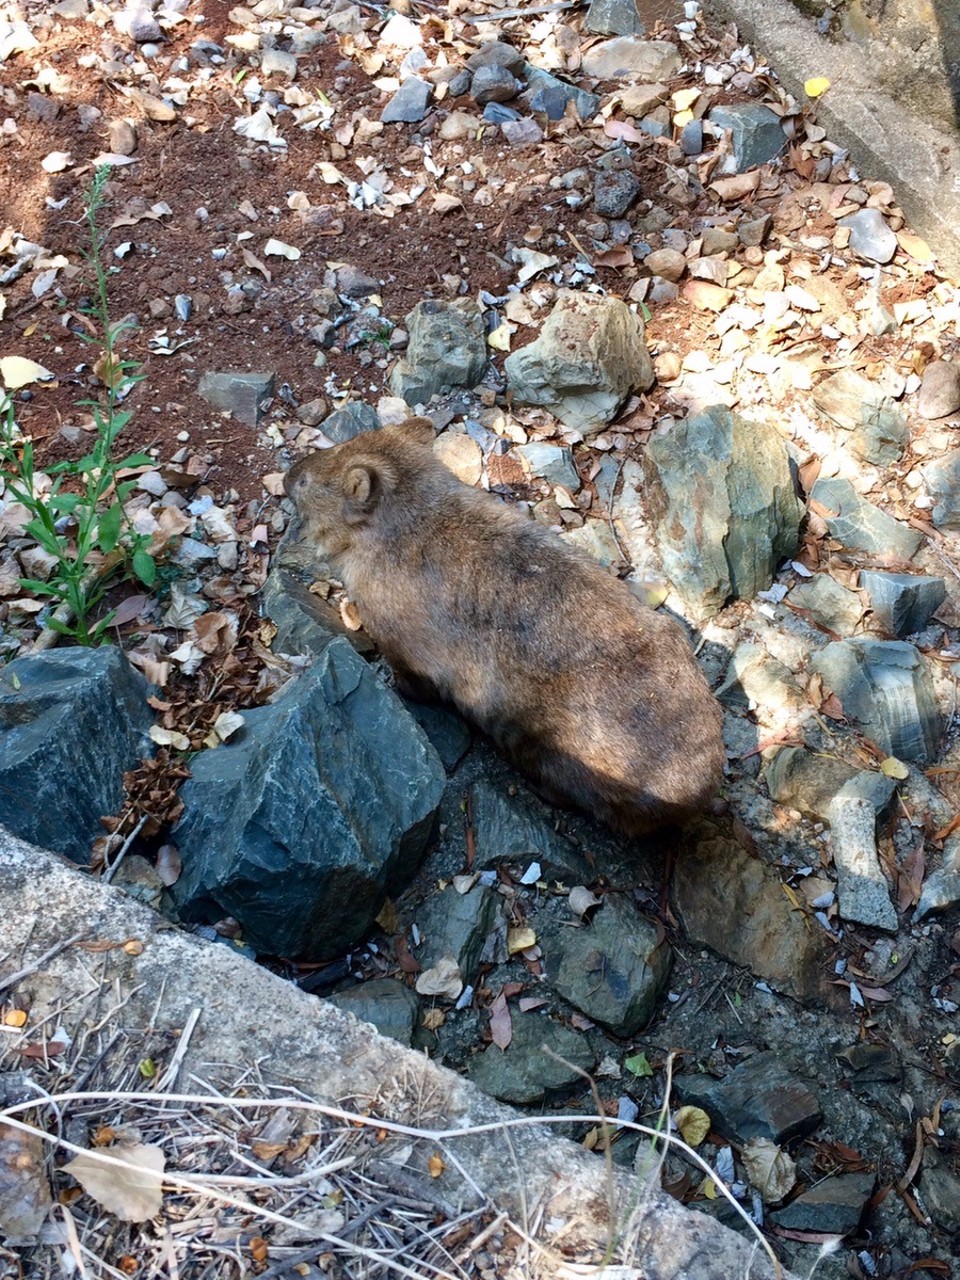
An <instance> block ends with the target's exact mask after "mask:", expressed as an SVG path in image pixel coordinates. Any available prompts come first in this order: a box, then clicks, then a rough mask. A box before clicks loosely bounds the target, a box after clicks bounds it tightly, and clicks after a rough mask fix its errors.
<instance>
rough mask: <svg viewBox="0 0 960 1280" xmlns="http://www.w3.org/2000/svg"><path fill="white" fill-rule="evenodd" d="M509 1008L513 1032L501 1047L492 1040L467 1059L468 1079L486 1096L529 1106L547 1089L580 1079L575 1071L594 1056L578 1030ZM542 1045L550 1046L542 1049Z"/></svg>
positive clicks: (590, 1065)
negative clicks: (487, 1045) (482, 1049)
mask: <svg viewBox="0 0 960 1280" xmlns="http://www.w3.org/2000/svg"><path fill="white" fill-rule="evenodd" d="M511 1012H512V1013H513V1036H512V1038H511V1040H510V1043H509V1045H508V1046H507V1048H506V1049H505V1050H502V1049H499V1048H498V1047H497V1046H496V1045H495V1044H492V1045H490V1047H489V1048H488V1049H487V1050H485V1052H483V1053H481V1054H478V1055H477V1056H476V1057H475V1058H472V1059H471V1061H470V1065H469V1067H468V1069H467V1074H468V1075H469V1077H470V1079H471V1080H472V1081H473V1083H474V1084H475V1085H477V1086H478V1088H480V1089H482V1090H483V1091H484V1093H488V1094H490V1095H491V1097H494V1098H499V1099H500V1100H501V1101H502V1102H512V1103H513V1104H514V1105H515V1106H530V1105H532V1104H533V1103H535V1102H539V1101H540V1100H541V1099H542V1098H543V1097H544V1095H545V1094H546V1093H547V1092H548V1091H553V1090H556V1089H568V1088H570V1087H571V1086H573V1085H579V1084H582V1083H583V1076H582V1075H581V1074H580V1071H592V1070H593V1068H594V1067H595V1066H596V1062H597V1056H596V1054H595V1053H594V1052H593V1050H592V1049H591V1048H590V1044H589V1041H588V1040H587V1038H586V1036H585V1035H584V1034H583V1032H582V1031H574V1030H572V1029H571V1028H570V1027H565V1026H564V1025H563V1023H561V1022H554V1021H553V1019H551V1018H548V1017H546V1016H545V1015H544V1014H542V1013H538V1012H536V1011H533V1010H531V1011H530V1012H529V1013H517V1012H514V1011H512V1010H511ZM544 1046H546V1048H547V1049H549V1050H551V1051H552V1052H550V1053H547V1052H545V1051H544ZM553 1055H556V1056H553ZM558 1059H559V1061H558ZM568 1064H569V1065H568ZM578 1067H579V1068H580V1070H579V1071H578V1070H577V1068H578Z"/></svg>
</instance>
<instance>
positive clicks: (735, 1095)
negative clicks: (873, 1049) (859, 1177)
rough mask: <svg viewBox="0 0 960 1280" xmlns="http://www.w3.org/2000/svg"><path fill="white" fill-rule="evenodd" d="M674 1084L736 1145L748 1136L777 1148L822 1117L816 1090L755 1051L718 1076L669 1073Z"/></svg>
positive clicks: (773, 1058)
mask: <svg viewBox="0 0 960 1280" xmlns="http://www.w3.org/2000/svg"><path fill="white" fill-rule="evenodd" d="M674 1085H675V1087H676V1090H677V1097H678V1098H679V1099H680V1100H681V1102H684V1103H688V1104H690V1105H692V1106H696V1107H702V1108H703V1110H704V1111H706V1112H707V1114H708V1115H709V1116H710V1126H711V1128H712V1129H714V1130H715V1131H716V1132H717V1133H719V1134H720V1136H721V1137H723V1138H727V1139H728V1140H729V1141H731V1142H735V1143H736V1144H737V1145H738V1146H742V1145H744V1144H745V1143H747V1142H749V1141H750V1140H751V1139H752V1138H767V1139H769V1140H770V1142H775V1143H776V1144H777V1146H782V1145H783V1144H784V1143H785V1142H789V1141H790V1139H791V1138H801V1137H805V1136H806V1135H807V1134H808V1133H813V1131H814V1130H815V1129H816V1128H817V1127H818V1126H819V1125H820V1123H821V1121H822V1120H823V1112H822V1111H821V1109H820V1102H819V1099H818V1098H817V1096H816V1094H814V1093H813V1091H812V1090H811V1089H810V1087H809V1086H808V1085H807V1084H805V1083H804V1081H803V1080H800V1079H798V1078H797V1077H796V1076H794V1075H791V1073H790V1072H789V1071H788V1070H787V1069H786V1067H785V1066H784V1064H783V1063H782V1062H781V1061H780V1060H779V1059H778V1058H777V1055H776V1054H775V1053H755V1054H754V1055H753V1056H752V1057H750V1058H747V1060H746V1062H742V1063H741V1064H740V1065H739V1066H738V1067H734V1069H733V1070H732V1071H731V1072H730V1073H729V1075H727V1076H726V1077H725V1078H724V1079H723V1080H712V1079H711V1078H710V1077H709V1076H695V1075H687V1074H686V1073H684V1074H682V1075H678V1076H674ZM871 1177H872V1175H871Z"/></svg>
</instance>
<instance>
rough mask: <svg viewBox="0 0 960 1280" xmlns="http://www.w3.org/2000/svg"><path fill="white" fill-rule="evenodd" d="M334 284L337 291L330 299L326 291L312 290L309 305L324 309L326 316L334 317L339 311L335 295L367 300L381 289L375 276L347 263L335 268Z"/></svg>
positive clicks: (316, 308)
mask: <svg viewBox="0 0 960 1280" xmlns="http://www.w3.org/2000/svg"><path fill="white" fill-rule="evenodd" d="M336 282H337V289H336V293H335V294H334V295H333V297H332V298H330V297H329V296H328V293H329V291H328V290H326V289H324V290H320V289H317V290H314V293H313V295H312V297H311V303H312V305H313V307H314V308H315V310H318V311H319V310H321V309H322V308H326V309H327V314H328V316H332V315H336V313H337V312H338V311H339V310H340V306H339V303H338V301H337V294H343V295H344V296H345V297H347V298H369V297H370V295H371V293H379V292H380V290H381V289H382V287H383V285H382V284H381V282H380V281H379V280H378V279H377V277H376V276H372V275H370V274H369V273H368V272H366V271H363V270H361V268H360V267H355V266H353V265H352V263H349V262H348V263H345V264H344V265H343V266H342V267H338V268H337V273H336Z"/></svg>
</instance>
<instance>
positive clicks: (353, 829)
mask: <svg viewBox="0 0 960 1280" xmlns="http://www.w3.org/2000/svg"><path fill="white" fill-rule="evenodd" d="M244 720H245V723H244V727H243V729H242V730H240V731H239V732H238V733H237V734H236V735H234V738H233V739H232V740H231V741H230V742H229V743H228V744H226V745H225V746H223V747H220V748H218V749H217V750H216V751H207V752H203V753H202V754H201V755H200V756H198V757H197V759H196V760H195V761H194V763H193V773H192V777H191V778H190V779H189V780H188V781H187V782H186V783H185V784H184V786H183V788H182V790H181V792H180V795H181V798H182V799H183V802H184V806H185V807H184V814H183V817H182V818H181V820H180V822H179V823H178V825H177V827H176V828H175V830H174V832H173V841H174V843H175V844H176V845H177V846H178V848H179V850H180V855H181V860H182V863H183V871H182V873H181V876H180V879H179V880H178V881H177V883H176V884H175V885H174V886H173V890H172V893H173V896H174V899H175V901H176V903H177V907H178V910H179V911H180V913H181V915H182V916H183V918H184V919H188V920H193V921H201V922H203V921H206V922H211V923H212V922H213V921H215V920H217V919H219V918H221V917H222V916H224V915H232V916H234V917H235V918H236V919H237V920H238V921H239V922H240V924H241V926H242V927H243V931H244V940H245V941H246V942H247V943H248V944H249V945H250V946H252V947H253V948H254V949H255V950H256V951H258V952H262V953H265V954H268V955H281V956H303V957H305V958H309V959H313V960H325V959H329V958H331V957H333V956H338V955H342V954H343V953H344V951H346V950H348V949H349V948H350V947H351V946H353V945H354V944H355V943H356V942H359V941H360V940H361V939H362V938H363V937H364V936H365V935H366V933H367V932H368V930H369V929H370V927H371V925H372V923H373V921H374V919H375V917H376V915H377V913H378V912H379V911H380V909H381V907H382V906H383V902H384V899H385V898H386V895H387V893H388V892H395V891H397V890H398V889H399V888H401V887H402V886H403V885H405V884H406V883H407V882H408V880H409V879H410V877H411V876H412V875H413V874H414V872H415V871H416V869H417V867H418V865H419V861H420V857H421V855H422V853H423V849H424V846H425V843H426V840H427V837H428V835H429V833H430V828H431V825H432V823H433V818H434V815H435V813H436V810H437V806H438V804H439V802H440V796H441V794H442V792H443V788H444V784H445V782H446V773H445V772H444V769H443V765H442V764H441V762H440V760H439V758H438V756H437V754H436V752H435V751H434V750H433V748H432V747H431V746H430V744H429V742H428V741H427V739H426V737H425V735H424V734H423V732H422V731H421V730H420V728H419V727H418V726H417V725H416V724H415V723H414V721H413V720H412V718H411V717H410V716H409V714H408V713H407V711H406V709H405V708H404V707H403V705H402V703H401V702H400V700H399V699H398V698H397V696H396V695H395V694H394V693H393V692H392V691H391V690H390V689H388V688H387V687H386V686H385V685H384V684H383V683H382V681H380V680H379V679H378V678H377V676H376V674H375V673H374V671H373V670H372V668H371V667H369V666H368V665H367V663H366V662H364V660H363V659H362V658H361V657H359V656H358V655H357V654H356V653H355V652H354V650H353V649H352V648H351V646H350V645H349V643H348V642H347V641H346V640H343V639H339V638H338V639H335V640H332V641H331V642H330V644H329V645H328V646H327V648H326V649H325V650H324V652H323V654H322V656H321V657H320V658H319V659H318V660H317V662H316V664H315V666H314V667H312V668H311V670H310V671H309V672H308V673H307V674H306V675H305V676H303V677H301V679H300V680H298V681H297V682H296V683H295V684H294V685H293V686H292V687H291V688H290V689H289V690H288V691H286V692H284V693H283V694H282V695H281V697H280V698H279V699H278V700H277V701H276V702H274V703H272V704H270V705H269V706H266V707H260V708H257V709H255V710H253V711H247V712H245V713H244ZM265 868H267V869H269V870H270V871H271V872H272V873H273V874H269V875H267V874H265Z"/></svg>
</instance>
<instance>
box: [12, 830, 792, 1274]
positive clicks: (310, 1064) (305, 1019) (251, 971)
mask: <svg viewBox="0 0 960 1280" xmlns="http://www.w3.org/2000/svg"><path fill="white" fill-rule="evenodd" d="M0 917H2V919H3V921H4V946H5V948H8V949H9V950H10V952H11V953H12V954H15V955H16V956H17V957H18V963H19V964H22V965H26V964H29V963H31V962H35V961H36V960H38V959H39V957H40V956H41V955H42V954H43V953H44V952H45V951H47V950H48V949H49V948H51V947H52V946H54V945H55V944H56V943H58V942H62V941H64V940H65V939H67V938H70V937H72V936H73V935H74V934H75V933H76V931H77V921H78V920H79V921H82V922H83V926H84V928H85V929H86V931H87V937H88V939H89V940H90V941H92V942H97V941H104V942H110V943H111V944H112V943H115V942H116V940H117V939H126V938H131V939H136V940H137V942H139V943H140V944H141V945H140V947H139V948H135V949H134V948H128V949H124V948H122V947H117V946H115V945H111V946H108V947H106V948H105V949H104V950H103V951H102V952H101V954H100V955H98V957H97V965H98V972H99V974H100V978H101V982H102V984H103V987H104V989H106V990H109V991H110V992H111V994H112V996H114V997H115V999H116V1000H117V1001H118V1002H122V1008H123V1019H124V1024H125V1025H128V1026H132V1027H147V1026H149V1027H153V1028H154V1030H155V1032H156V1036H157V1044H158V1045H162V1046H172V1045H175V1044H176V1043H177V1041H178V1038H179V1037H180V1036H181V1034H182V1028H183V1027H184V1026H185V1025H187V1022H188V1020H189V1019H190V1018H191V1015H192V1014H193V1013H194V1012H196V1011H199V1020H198V1022H197V1025H196V1027H195V1028H194V1031H193V1034H192V1036H191V1037H190V1041H189V1044H188V1045H186V1046H182V1047H183V1048H184V1054H183V1061H182V1063H181V1066H180V1072H181V1075H180V1079H181V1080H182V1083H183V1084H184V1085H187V1084H188V1083H189V1079H190V1074H191V1073H196V1074H198V1075H201V1076H202V1077H203V1078H204V1079H205V1080H207V1081H209V1082H210V1085H211V1087H212V1088H214V1089H219V1090H222V1091H223V1092H224V1093H225V1094H228V1095H229V1094H230V1093H231V1092H233V1091H234V1090H235V1088H236V1081H237V1080H238V1078H240V1077H241V1076H242V1075H243V1073H244V1072H245V1070H246V1069H247V1068H249V1069H250V1071H251V1072H253V1071H255V1072H256V1077H257V1078H258V1079H260V1080H262V1081H263V1082H264V1092H265V1093H272V1094H273V1096H282V1095H283V1094H284V1092H288V1091H291V1090H294V1091H297V1092H298V1093H299V1095H300V1096H301V1097H303V1098H304V1099H314V1100H317V1101H320V1102H325V1103H328V1104H331V1105H334V1106H342V1105H344V1102H345V1101H346V1102H347V1103H349V1101H350V1100H351V1099H358V1100H359V1103H358V1109H360V1110H367V1111H369V1110H370V1109H371V1106H372V1110H373V1112H374V1114H376V1115H377V1116H378V1117H380V1118H382V1119H385V1120H389V1119H394V1120H397V1121H399V1122H401V1123H406V1124H409V1123H410V1118H411V1116H418V1115H422V1114H423V1100H424V1098H429V1099H430V1115H429V1126H430V1128H434V1129H435V1128H442V1127H444V1126H446V1127H448V1128H450V1129H454V1130H457V1131H461V1130H465V1129H466V1128H467V1127H468V1126H471V1125H477V1124H489V1123H493V1124H500V1123H506V1122H509V1121H510V1120H511V1119H514V1118H515V1115H516V1113H515V1112H513V1111H511V1110H510V1108H509V1107H505V1106H502V1105H500V1104H498V1103H496V1102H493V1101H492V1100H491V1099H489V1098H487V1097H486V1096H485V1095H484V1094H483V1093H482V1092H481V1091H480V1090H478V1089H476V1088H475V1087H474V1086H473V1085H471V1084H470V1083H469V1081H467V1080H464V1079H463V1078H462V1077H460V1076H457V1075H455V1074H454V1073H453V1072H451V1071H447V1070H445V1069H444V1068H442V1067H438V1066H436V1065H435V1064H434V1063H432V1062H430V1061H429V1059H427V1058H426V1057H424V1055H423V1054H422V1053H417V1052H413V1051H412V1050H408V1049H405V1048H404V1047H403V1046H402V1045H399V1044H397V1043H396V1042H395V1041H393V1040H385V1039H383V1038H382V1037H380V1036H378V1035H377V1034H376V1033H375V1032H371V1029H370V1027H369V1026H368V1025H367V1024H366V1023H362V1022H358V1021H357V1020H356V1019H355V1018H352V1017H350V1015H349V1014H345V1013H342V1012H341V1011H340V1010H339V1009H335V1008H333V1006H332V1005H330V1004H328V1003H327V1002H325V1001H323V1000H317V999H316V998H315V997H312V996H309V995H307V994H306V993H304V992H303V991H300V990H298V989H297V988H296V987H295V986H293V984H291V983H289V982H284V981H283V980H282V979H280V978H278V977H277V976H276V975H275V974H273V973H270V972H269V971H268V970H266V969H263V968H260V967H258V966H257V965H255V964H253V963H251V962H250V961H248V960H245V959H243V957H241V956H237V955H236V954H235V953H233V952H232V951H231V950H230V949H228V948H227V947H223V946H217V945H215V944H212V943H207V942H203V941H201V940H199V939H197V938H194V937H190V936H187V935H184V934H181V933H179V932H178V931H177V930H175V929H171V928H170V925H169V922H168V921H165V920H163V919H162V918H161V917H159V916H157V915H155V914H154V913H153V912H151V911H150V910H148V909H147V908H146V907H143V906H141V905H140V904H139V903H136V902H134V901H133V900H132V899H130V898H129V897H127V896H126V895H125V894H123V893H121V892H119V891H118V890H114V889H111V887H110V886H109V885H103V884H100V883H98V882H95V881H92V880H90V879H89V878H88V877H86V876H84V875H82V874H81V873H79V872H78V871H76V870H74V869H73V868H71V867H70V866H69V865H68V864H66V863H63V862H62V861H60V860H59V859H58V858H56V857H55V856H53V855H51V854H48V853H45V852H44V851H43V850H40V849H37V848H34V847H32V846H30V845H26V844H23V843H22V842H21V841H19V840H16V839H14V838H13V837H11V836H8V835H7V834H6V833H5V832H4V831H3V829H2V828H0ZM27 981H28V983H29V993H30V1006H31V1021H32V1022H33V1024H34V1025H41V1024H43V1023H44V1022H45V1021H50V1022H51V1023H53V1020H54V1019H56V1023H55V1024H54V1025H62V1026H63V1027H64V1029H65V1031H66V1033H67V1035H68V1036H69V1037H71V1039H72V1040H73V1041H74V1042H76V1041H77V1040H78V1039H79V1037H80V1036H82V1035H83V1033H84V1029H85V1028H87V1029H88V1026H89V1024H88V1019H90V1018H91V1017H93V1016H94V1011H95V1009H98V1008H99V1005H98V1004H97V1003H96V1002H97V1000H98V995H97V990H96V988H94V990H93V991H91V982H90V954H89V952H87V951H81V950H77V949H74V948H68V949H67V950H66V951H62V952H61V953H60V954H58V955H57V956H55V957H54V958H53V959H51V960H48V961H47V962H46V963H45V964H43V965H42V966H41V967H40V969H39V972H37V973H34V974H31V975H30V977H29V979H28V980H27ZM18 992H20V987H19V986H18V987H15V988H14V989H13V994H14V995H16V994H17V993H18ZM97 1016H98V1017H102V1016H103V1015H102V1010H101V1011H100V1013H99V1014H97ZM218 1064H225V1065H224V1066H219V1065H218ZM163 1065H164V1066H166V1062H165V1063H164V1064H163ZM385 1086H386V1087H385ZM174 1087H176V1085H175V1084H174ZM115 1116H116V1103H115V1102H112V1101H108V1102H104V1104H103V1107H102V1110H101V1111H100V1113H99V1115H97V1114H96V1113H92V1112H89V1111H88V1112H87V1114H86V1115H85V1117H84V1118H85V1122H86V1123H87V1124H93V1123H97V1122H99V1123H103V1124H107V1123H109V1122H110V1120H111V1117H115ZM388 1141H389V1140H388ZM399 1141H401V1142H403V1143H407V1142H408V1141H413V1144H414V1151H413V1153H412V1155H411V1156H410V1157H409V1158H408V1159H407V1160H406V1163H407V1164H412V1166H413V1167H414V1168H417V1169H420V1168H424V1169H425V1167H426V1162H427V1160H428V1158H429V1156H430V1155H431V1154H433V1153H434V1152H435V1150H436V1142H435V1141H434V1140H433V1139H432V1138H426V1139H407V1138H403V1139H400V1140H399ZM450 1141H451V1148H450V1149H451V1151H452V1152H453V1153H454V1154H455V1156H456V1160H455V1161H453V1160H447V1161H444V1168H443V1171H442V1172H441V1174H440V1176H439V1178H437V1179H436V1180H435V1181H436V1184H437V1190H438V1194H439V1195H441V1196H442V1197H443V1198H444V1199H448V1200H451V1201H452V1202H453V1203H454V1204H456V1205H460V1206H463V1207H464V1208H467V1209H470V1208H473V1207H475V1206H477V1205H479V1204H482V1203H483V1202H484V1199H485V1198H487V1197H489V1198H490V1200H491V1201H492V1202H493V1203H495V1204H497V1205H498V1206H499V1207H500V1208H502V1209H504V1210H505V1211H506V1212H508V1213H510V1214H512V1215H516V1218H517V1221H520V1222H527V1223H530V1222H538V1221H541V1220H543V1219H546V1218H550V1219H551V1220H553V1221H554V1222H557V1221H559V1222H561V1223H563V1224H564V1225H563V1231H564V1242H565V1244H566V1245H567V1246H569V1247H570V1248H571V1249H574V1250H578V1251H583V1252H584V1253H592V1251H594V1250H599V1252H600V1253H601V1254H602V1252H603V1249H604V1245H605V1244H606V1241H607V1239H608V1232H609V1224H610V1221H611V1217H612V1218H613V1220H615V1221H618V1222H621V1221H626V1220H627V1218H628V1217H629V1215H630V1214H631V1213H632V1212H634V1211H635V1210H636V1209H637V1204H636V1185H635V1179H634V1177H633V1176H632V1174H627V1173H624V1172H622V1171H619V1170H617V1169H616V1168H615V1169H614V1170H613V1171H612V1172H611V1173H609V1174H608V1172H607V1170H606V1168H605V1166H604V1163H603V1161H602V1160H601V1159H599V1158H598V1157H597V1156H595V1155H593V1154H590V1153H588V1152H585V1151H584V1150H583V1149H582V1148H580V1147H579V1146H578V1145H577V1144H575V1143H573V1142H570V1141H568V1140H567V1139H566V1138H564V1137H561V1136H560V1135H559V1133H558V1131H557V1129H556V1128H554V1127H552V1126H551V1127H547V1126H545V1125H544V1126H538V1125H533V1126H523V1127H519V1128H514V1129H511V1130H510V1138H509V1141H510V1148H511V1150H512V1153H513V1156H512V1158H511V1159H508V1160H505V1159H504V1150H505V1142H506V1138H505V1137H504V1138H503V1139H502V1140H497V1135H496V1134H494V1135H491V1133H490V1132H484V1133H479V1134H464V1136H463V1137H454V1138H453V1139H451V1140H450ZM389 1151H390V1148H389V1146H388V1145H387V1144H385V1154H389ZM514 1160H515V1161H516V1163H514ZM518 1166H519V1167H520V1168H521V1169H522V1170H523V1173H524V1176H523V1180H522V1185H521V1183H520V1182H519V1181H518V1179H517V1176H516V1168H517V1167H518ZM461 1171H462V1172H461ZM637 1229H638V1230H639V1231H641V1232H642V1236H643V1248H644V1273H645V1280H676V1278H677V1277H678V1276H680V1275H683V1274H685V1273H686V1274H689V1275H691V1276H693V1275H695V1276H696V1277H697V1280H729V1278H730V1277H731V1276H735V1275H736V1276H749V1277H750V1280H773V1271H772V1269H771V1267H770V1266H769V1265H768V1264H767V1262H766V1261H765V1259H762V1258H758V1257H756V1256H755V1249H754V1248H753V1247H752V1245H751V1244H750V1243H749V1242H748V1241H745V1240H743V1239H741V1238H740V1237H739V1236H737V1235H735V1234H734V1233H733V1232H732V1231H728V1230H727V1229H726V1228H724V1227H722V1226H720V1225H719V1224H718V1223H716V1222H714V1221H713V1220H712V1219H710V1218H707V1217H706V1216H705V1215H703V1214H699V1213H693V1212H691V1211H689V1210H686V1209H684V1208H683V1207H682V1206H681V1205H679V1204H678V1203H677V1202H676V1201H675V1200H673V1199H671V1198H670V1197H669V1196H667V1195H664V1194H662V1193H660V1192H659V1191H656V1192H649V1191H648V1192H646V1193H645V1195H644V1201H643V1204H642V1206H641V1207H640V1210H639V1220H638V1222H637ZM548 1239H555V1232H554V1233H553V1234H552V1235H550V1236H548V1237H546V1239H545V1243H546V1240H548ZM784 1280H796V1277H795V1276H791V1275H789V1274H787V1273H784Z"/></svg>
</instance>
